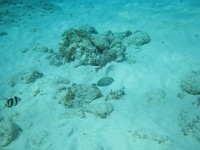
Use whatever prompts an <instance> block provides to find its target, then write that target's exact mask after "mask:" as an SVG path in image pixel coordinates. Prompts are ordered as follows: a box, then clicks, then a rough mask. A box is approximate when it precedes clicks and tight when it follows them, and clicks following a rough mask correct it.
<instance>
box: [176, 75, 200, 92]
mask: <svg viewBox="0 0 200 150" xmlns="http://www.w3.org/2000/svg"><path fill="white" fill-rule="evenodd" d="M179 86H180V88H181V90H182V91H184V92H186V93H188V94H191V95H200V71H192V72H190V73H188V74H187V75H185V76H184V77H183V78H182V79H181V80H180V82H179Z"/></svg>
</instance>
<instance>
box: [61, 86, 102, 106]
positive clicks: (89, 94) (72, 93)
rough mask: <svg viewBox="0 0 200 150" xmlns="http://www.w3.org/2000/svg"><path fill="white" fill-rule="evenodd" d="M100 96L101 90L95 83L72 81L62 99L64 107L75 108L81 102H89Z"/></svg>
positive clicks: (80, 104) (81, 103)
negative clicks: (87, 83) (86, 83)
mask: <svg viewBox="0 0 200 150" xmlns="http://www.w3.org/2000/svg"><path fill="white" fill-rule="evenodd" d="M101 96H102V94H101V91H100V90H99V89H98V87H97V86H96V85H83V84H75V83H73V84H72V86H71V87H69V88H68V89H67V93H66V95H65V97H64V99H63V103H64V105H65V106H66V107H69V108H76V107H81V106H82V105H83V104H86V103H90V102H92V101H93V100H95V99H98V98H100V97H101Z"/></svg>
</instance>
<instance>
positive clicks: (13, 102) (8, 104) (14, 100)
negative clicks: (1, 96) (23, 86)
mask: <svg viewBox="0 0 200 150" xmlns="http://www.w3.org/2000/svg"><path fill="white" fill-rule="evenodd" d="M20 101H21V99H20V98H19V97H17V96H14V97H11V98H9V99H7V100H6V102H5V106H6V107H8V108H10V107H13V106H16V105H17V104H18V103H19V102H20Z"/></svg>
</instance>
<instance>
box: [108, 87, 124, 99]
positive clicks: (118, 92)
mask: <svg viewBox="0 0 200 150" xmlns="http://www.w3.org/2000/svg"><path fill="white" fill-rule="evenodd" d="M124 95H125V91H124V88H122V89H119V90H115V91H113V90H111V91H110V92H109V93H108V94H107V96H106V97H105V100H106V101H108V100H111V99H114V100H119V99H121V98H122V97H123V96H124Z"/></svg>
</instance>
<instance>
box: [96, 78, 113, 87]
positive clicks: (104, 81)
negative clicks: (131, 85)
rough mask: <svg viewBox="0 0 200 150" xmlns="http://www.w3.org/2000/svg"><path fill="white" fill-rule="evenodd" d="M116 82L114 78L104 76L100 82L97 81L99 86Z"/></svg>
mask: <svg viewBox="0 0 200 150" xmlns="http://www.w3.org/2000/svg"><path fill="white" fill-rule="evenodd" d="M113 82H114V79H113V78H111V77H104V78H101V79H100V80H99V81H98V82H97V86H108V85H110V84H112V83H113Z"/></svg>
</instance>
